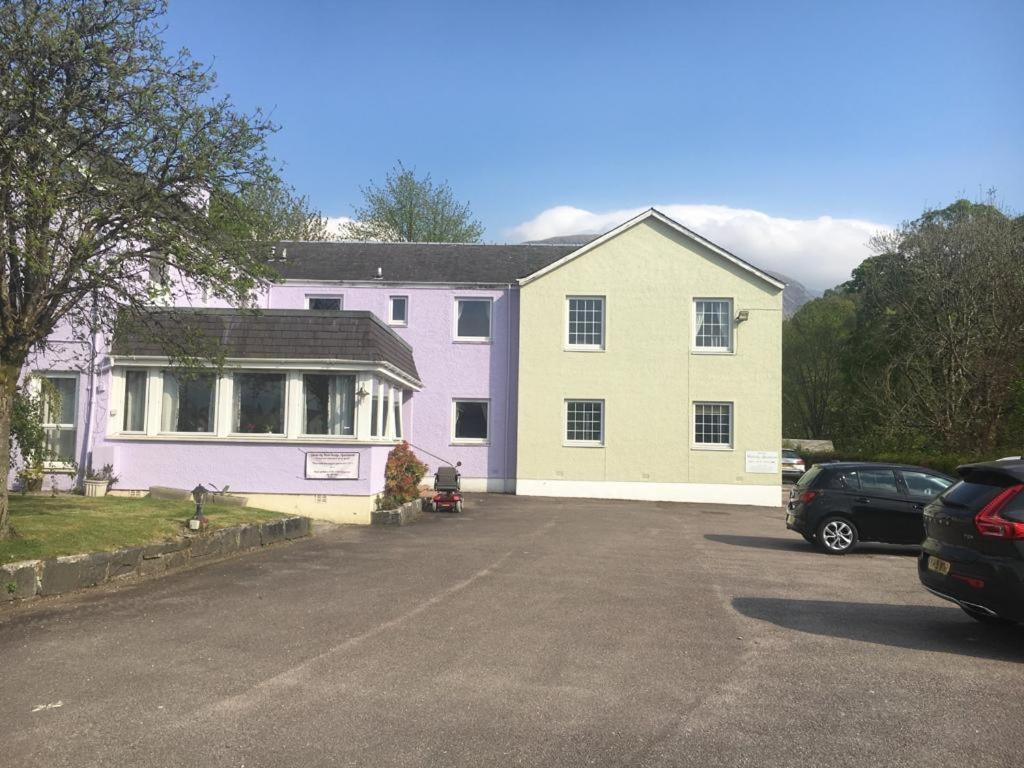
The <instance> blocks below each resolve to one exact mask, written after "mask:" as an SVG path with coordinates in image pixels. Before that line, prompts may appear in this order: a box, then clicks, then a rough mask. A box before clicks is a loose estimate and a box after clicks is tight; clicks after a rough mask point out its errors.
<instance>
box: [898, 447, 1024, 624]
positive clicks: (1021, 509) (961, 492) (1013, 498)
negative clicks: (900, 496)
mask: <svg viewBox="0 0 1024 768" xmlns="http://www.w3.org/2000/svg"><path fill="white" fill-rule="evenodd" d="M957 474H959V475H960V478H961V480H960V482H958V483H957V484H956V485H954V486H953V487H952V488H950V489H949V490H948V491H946V492H945V493H943V494H942V495H941V496H939V497H938V498H937V499H935V501H933V502H932V503H931V504H929V505H928V507H927V508H926V509H925V512H924V530H925V540H924V543H923V544H922V545H921V554H920V556H919V557H918V561H917V572H918V575H919V576H920V577H921V583H922V584H924V586H925V588H926V589H928V590H929V591H931V592H933V593H934V594H936V595H938V596H939V597H941V598H944V599H946V600H952V601H953V602H954V603H956V604H957V605H959V606H960V607H961V608H963V609H964V611H966V612H967V614H968V615H969V616H972V617H973V618H975V619H978V620H979V621H1005V622H1010V621H1015V622H1021V623H1024V461H1020V460H1016V461H993V462H988V463H985V464H967V465H965V466H962V467H958V468H957Z"/></svg>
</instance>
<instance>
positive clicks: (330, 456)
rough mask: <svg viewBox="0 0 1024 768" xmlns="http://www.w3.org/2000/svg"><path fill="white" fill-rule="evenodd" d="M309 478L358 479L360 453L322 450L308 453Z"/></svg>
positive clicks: (307, 476)
mask: <svg viewBox="0 0 1024 768" xmlns="http://www.w3.org/2000/svg"><path fill="white" fill-rule="evenodd" d="M306 479H307V480H358V479H359V454H358V453H336V452H334V451H330V452H328V451H322V452H316V453H312V452H311V453H307V454H306Z"/></svg>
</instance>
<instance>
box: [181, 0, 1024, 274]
mask: <svg viewBox="0 0 1024 768" xmlns="http://www.w3.org/2000/svg"><path fill="white" fill-rule="evenodd" d="M167 24H168V28H167V31H166V35H165V36H166V38H167V40H168V42H169V43H170V44H171V45H172V46H173V47H178V46H185V47H188V48H189V49H190V50H191V51H192V53H193V55H194V56H196V57H197V58H198V59H200V60H202V61H205V62H207V63H211V62H212V64H213V66H214V68H215V70H216V71H217V73H218V76H219V78H220V86H221V88H222V89H223V90H224V91H226V92H228V93H230V94H231V95H232V97H233V98H234V99H235V101H236V103H237V104H238V105H239V106H240V107H243V108H247V109H248V108H252V107H256V106H262V107H264V108H266V109H269V110H272V113H273V117H274V119H275V120H276V121H277V122H278V123H279V124H280V125H281V131H280V132H279V133H278V134H277V135H275V136H274V138H273V139H272V141H271V148H272V151H273V153H274V154H275V155H276V156H277V157H278V158H279V159H280V160H281V162H282V163H283V164H284V175H285V177H286V178H287V180H288V181H289V182H290V183H292V184H293V185H295V186H296V187H297V188H298V189H299V190H300V191H302V192H304V193H307V194H308V195H310V197H311V198H312V200H313V201H314V203H315V204H316V205H317V206H318V207H320V208H322V209H323V211H324V213H325V214H327V215H329V216H344V215H348V214H350V213H351V212H352V208H353V205H355V204H356V203H358V201H359V198H360V195H359V187H360V185H365V184H366V183H367V181H369V180H370V179H371V178H372V179H381V178H383V176H384V174H385V172H386V171H387V169H388V168H390V167H391V166H392V164H393V163H394V162H395V160H397V159H401V160H402V161H403V162H405V163H406V165H408V166H415V167H416V168H417V170H419V171H421V172H425V171H430V172H431V173H432V174H433V175H434V177H435V178H437V179H447V180H448V181H449V182H450V184H451V185H452V187H453V188H454V190H455V192H456V194H457V195H458V196H459V197H460V198H462V199H466V200H469V201H470V203H471V205H472V207H473V210H474V211H475V213H476V214H477V216H478V217H479V218H480V219H481V220H482V221H483V223H484V225H485V226H486V228H487V232H486V238H487V239H488V240H496V241H504V240H517V239H522V238H524V237H535V236H545V235H548V234H557V233H559V232H562V231H572V230H573V229H576V230H578V229H579V228H581V227H582V228H585V229H586V228H590V229H596V228H601V227H603V226H606V225H609V222H614V220H615V217H616V215H619V214H628V213H629V212H630V211H632V210H635V209H638V208H643V207H646V206H648V205H658V206H662V207H666V208H672V210H674V211H675V214H676V215H677V216H680V217H686V218H689V221H684V223H686V224H688V225H690V226H694V227H695V228H699V229H701V231H702V233H704V234H707V235H708V236H711V237H712V239H714V237H715V236H718V237H719V238H720V239H723V240H725V241H726V242H723V244H724V245H726V247H730V246H731V247H733V248H734V249H737V248H741V247H742V248H746V249H747V253H746V254H745V255H748V256H751V257H752V258H754V259H755V260H758V259H760V260H761V262H762V263H765V265H766V266H768V267H769V268H772V267H774V268H779V269H782V268H786V269H790V271H792V269H794V268H796V267H798V266H800V265H801V264H803V265H804V266H803V267H802V268H803V269H805V270H809V271H808V272H806V274H807V275H811V276H812V278H813V279H810V280H809V282H811V283H818V284H820V285H821V286H822V287H824V286H825V285H828V284H831V282H832V281H833V280H834V278H835V276H836V275H839V276H840V278H841V276H842V274H843V273H844V272H848V267H849V266H850V263H853V264H855V263H856V262H857V261H859V259H860V258H862V257H863V255H864V253H863V252H861V251H858V252H857V253H856V254H852V255H845V254H847V252H848V251H851V252H852V251H853V250H855V248H854V245H853V243H854V241H859V242H860V247H861V248H863V240H864V239H865V238H864V237H862V233H863V232H864V231H869V230H871V229H873V228H877V227H880V226H885V225H893V224H896V223H898V222H900V221H901V220H904V219H908V218H914V217H916V216H917V215H919V214H920V212H921V210H922V209H923V208H924V207H925V206H941V205H944V204H946V203H947V202H949V201H951V200H952V199H954V198H955V197H957V196H959V195H967V196H969V197H972V198H977V197H979V196H980V195H981V194H982V193H983V191H984V190H986V189H988V188H989V187H995V188H996V189H997V190H998V195H999V198H1000V199H1001V200H1002V201H1003V202H1004V203H1005V204H1006V205H1007V206H1009V207H1010V208H1012V209H1014V210H1018V211H1020V210H1022V209H1024V138H1022V137H1024V98H1022V95H1024V94H1022V85H1021V74H1022V73H1024V45H1021V44H1020V34H1021V30H1024V2H1017V1H1011V2H976V1H974V0H972V2H966V3H965V2H955V3H953V2H948V3H947V2H938V1H936V0H931V1H930V2H888V3H872V2H856V3H854V2H849V3H845V2H793V3H767V2H735V3H731V2H715V3H708V2H700V3H696V2H694V3H681V2H680V3H661V4H654V3H650V4H648V3H637V2H631V3H626V2H620V3H605V2H600V0H591V1H590V2H580V3H555V2H541V3H533V2H524V1H520V2H514V3H497V2H494V3H492V2H480V1H479V0H478V1H477V2H466V3H447V2H444V3H442V2H436V3H405V2H388V3H374V2H358V3H350V2H344V3H340V2H339V3H328V2H312V1H311V0H307V1H306V2H303V1H302V0H297V1H293V2H291V3H283V2H280V1H278V2H264V1H263V0H246V1H245V2H236V1H227V0H206V1H205V2H202V1H200V0H170V12H169V15H168V17H167ZM737 212H738V213H737ZM758 223H759V224H758ZM861 225H864V226H861ZM759 227H760V228H759ZM830 227H831V228H838V229H837V230H836V231H835V233H834V235H835V236H834V237H833V232H832V230H831V229H830ZM709 229H710V230H711V231H710V232H709V231H708V230H709ZM765 240H771V241H773V243H774V245H772V244H771V243H768V244H766V243H765ZM833 240H835V241H837V242H838V243H839V244H838V245H836V244H835V243H833V244H832V245H831V246H829V243H832V241H833ZM752 246H753V253H752V254H751V253H750V249H751V247H752ZM768 246H771V247H768ZM830 248H831V250H830ZM787 249H788V250H787ZM833 251H834V252H833ZM741 255H744V254H741ZM818 256H820V257H821V258H820V259H817V260H818V261H823V262H824V263H825V264H826V266H827V267H828V268H827V269H824V270H822V269H820V268H817V267H814V268H812V267H809V266H808V265H807V264H806V262H807V261H808V260H812V261H813V260H815V259H816V257H818ZM854 256H856V258H854Z"/></svg>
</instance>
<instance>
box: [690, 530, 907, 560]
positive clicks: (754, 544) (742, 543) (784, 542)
mask: <svg viewBox="0 0 1024 768" xmlns="http://www.w3.org/2000/svg"><path fill="white" fill-rule="evenodd" d="M704 538H705V539H707V540H708V541H717V542H718V543H719V544H732V545H733V546H735V547H750V548H752V549H776V550H780V551H783V552H811V553H816V554H820V555H824V556H826V557H834V555H828V554H826V553H825V552H822V551H821V550H819V549H818V548H817V547H815V546H814V545H813V544H809V543H807V542H806V541H804V540H803V539H802V538H801V537H800V536H797V535H795V534H794V535H793V536H792V537H788V538H778V537H776V536H735V535H732V534H728V533H706V534H704ZM917 552H918V548H917V547H908V546H901V545H899V544H874V543H866V544H858V545H857V546H856V547H854V548H853V551H851V552H849V553H847V554H846V555H843V557H852V556H856V555H858V554H859V555H913V556H915V557H916V556H917Z"/></svg>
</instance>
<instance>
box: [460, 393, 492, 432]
mask: <svg viewBox="0 0 1024 768" xmlns="http://www.w3.org/2000/svg"><path fill="white" fill-rule="evenodd" d="M455 438H456V439H457V440H486V439H487V403H482V402H477V401H472V400H461V401H458V402H456V403H455Z"/></svg>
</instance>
